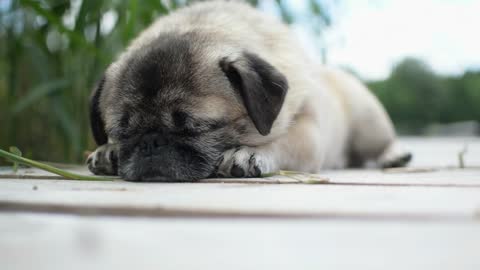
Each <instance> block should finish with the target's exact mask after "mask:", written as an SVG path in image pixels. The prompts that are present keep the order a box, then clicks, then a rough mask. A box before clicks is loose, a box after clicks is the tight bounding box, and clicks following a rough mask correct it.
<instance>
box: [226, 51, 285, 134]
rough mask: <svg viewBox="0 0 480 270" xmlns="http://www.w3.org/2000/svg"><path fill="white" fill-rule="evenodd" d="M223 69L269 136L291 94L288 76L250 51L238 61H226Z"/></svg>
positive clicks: (253, 118) (249, 113)
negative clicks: (285, 100)
mask: <svg viewBox="0 0 480 270" xmlns="http://www.w3.org/2000/svg"><path fill="white" fill-rule="evenodd" d="M220 67H221V69H222V70H223V72H224V73H225V75H226V76H227V78H228V80H229V81H230V83H231V85H232V86H233V88H234V89H235V90H236V91H238V92H239V93H240V96H241V97H242V99H243V103H244V104H245V107H246V108H247V112H248V115H249V116H250V118H251V119H252V121H253V123H254V124H255V127H256V128H257V130H258V132H260V134H262V135H264V136H266V135H268V134H269V133H270V130H271V128H272V125H273V122H274V121H275V119H276V118H277V116H278V114H279V113H280V109H281V108H282V105H283V101H284V99H285V95H286V94H287V89H288V83H287V79H286V78H285V76H284V75H283V74H282V73H280V72H279V71H278V70H277V69H275V67H273V66H272V65H270V64H269V63H268V62H266V61H265V60H263V59H262V58H260V57H259V56H258V55H256V54H253V53H249V52H244V53H243V54H242V55H241V56H240V57H238V58H237V59H234V60H231V59H228V58H227V57H226V58H223V59H222V60H221V61H220Z"/></svg>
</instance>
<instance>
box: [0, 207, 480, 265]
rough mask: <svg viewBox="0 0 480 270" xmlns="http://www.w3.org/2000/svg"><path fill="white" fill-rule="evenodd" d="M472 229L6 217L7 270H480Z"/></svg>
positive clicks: (1, 239) (0, 227) (476, 233)
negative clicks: (386, 269)
mask: <svg viewBox="0 0 480 270" xmlns="http://www.w3.org/2000/svg"><path fill="white" fill-rule="evenodd" d="M479 250H480V227H479V226H478V224H472V223H457V222H453V223H451V222H449V223H440V224H438V223H432V222H415V223H405V222H369V221H348V222H343V221H336V220H333V221H315V220H310V221H291V220H275V221H274V222H273V221H271V220H256V221H252V220H249V219H246V220H245V219H235V220H231V219H215V220H212V219H195V220H191V219H188V220H185V219H142V218H140V219H139V218H136V219H130V218H98V217H95V218H85V217H81V218H80V217H73V216H61V215H60V216H51V215H31V214H0V251H1V252H0V265H1V268H2V269H6V270H10V269H16V270H23V269H38V270H43V269H46V270H47V269H48V270H57V269H62V270H63V269H72V270H76V269H79V270H84V269H102V270H103V269H116V270H123V269H142V270H148V269H162V270H169V269H180V270H182V269H233V270H235V269H278V270H281V269H302V270H304V269H305V270H308V269H336V270H342V269H359V268H360V269H374V270H375V269H379V270H380V269H381V270H383V269H385V268H388V269H392V270H396V269H402V270H403V269H435V270H445V269H448V270H450V269H451V270H458V269H462V270H477V269H480V256H478V255H479V253H478V251H479Z"/></svg>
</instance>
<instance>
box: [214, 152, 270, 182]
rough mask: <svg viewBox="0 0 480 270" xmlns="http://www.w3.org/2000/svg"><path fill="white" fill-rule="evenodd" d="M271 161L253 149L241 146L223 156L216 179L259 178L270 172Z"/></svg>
mask: <svg viewBox="0 0 480 270" xmlns="http://www.w3.org/2000/svg"><path fill="white" fill-rule="evenodd" d="M270 163H271V161H270V160H269V159H268V157H267V156H266V155H265V154H263V153H262V152H261V151H259V149H257V148H255V147H248V146H241V147H238V148H234V149H230V150H228V151H226V152H225V153H224V154H223V158H222V159H221V161H220V163H219V165H218V170H217V174H216V176H217V177H237V178H239V177H260V176H261V175H262V173H268V172H269V171H270V167H271V166H270Z"/></svg>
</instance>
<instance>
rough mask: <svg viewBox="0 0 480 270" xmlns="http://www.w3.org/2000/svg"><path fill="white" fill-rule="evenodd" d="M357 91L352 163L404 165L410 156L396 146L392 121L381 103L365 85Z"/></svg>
mask: <svg viewBox="0 0 480 270" xmlns="http://www.w3.org/2000/svg"><path fill="white" fill-rule="evenodd" d="M357 91H358V92H357V93H360V95H358V100H359V101H358V102H357V103H356V104H358V105H357V106H358V107H356V108H355V114H354V115H355V116H354V119H353V128H352V134H351V145H350V152H351V155H350V163H351V165H356V166H362V165H364V164H365V162H367V161H374V162H375V163H376V165H377V166H378V167H381V168H390V167H402V166H405V165H407V164H408V162H410V160H411V159H412V155H411V154H410V153H409V152H407V151H404V150H402V149H401V148H400V147H399V145H398V143H397V138H396V135H395V130H394V127H393V124H392V121H391V120H390V117H389V116H388V114H387V112H386V111H385V109H384V108H383V106H382V104H381V103H380V102H379V101H378V100H377V98H376V97H375V96H374V95H373V94H372V93H371V92H370V91H369V90H368V89H366V88H365V87H363V86H361V87H358V89H357ZM360 101H361V102H360Z"/></svg>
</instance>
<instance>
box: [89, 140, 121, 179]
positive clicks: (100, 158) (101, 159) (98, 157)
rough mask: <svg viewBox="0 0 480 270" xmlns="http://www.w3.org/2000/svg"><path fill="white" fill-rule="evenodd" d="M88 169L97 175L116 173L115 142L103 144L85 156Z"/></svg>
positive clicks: (116, 149)
mask: <svg viewBox="0 0 480 270" xmlns="http://www.w3.org/2000/svg"><path fill="white" fill-rule="evenodd" d="M87 166H88V169H89V170H90V171H91V172H92V173H94V174H97V175H117V174H118V146H117V145H116V144H104V145H102V146H100V147H98V148H97V149H96V150H95V152H93V153H91V154H90V155H89V156H88V158H87Z"/></svg>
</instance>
